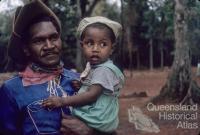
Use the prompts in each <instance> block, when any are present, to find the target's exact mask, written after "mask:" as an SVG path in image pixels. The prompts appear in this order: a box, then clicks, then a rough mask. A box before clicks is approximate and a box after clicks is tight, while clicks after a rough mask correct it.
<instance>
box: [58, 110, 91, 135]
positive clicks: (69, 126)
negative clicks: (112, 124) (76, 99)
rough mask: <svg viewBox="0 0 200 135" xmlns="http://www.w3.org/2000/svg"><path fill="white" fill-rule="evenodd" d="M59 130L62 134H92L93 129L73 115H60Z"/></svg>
mask: <svg viewBox="0 0 200 135" xmlns="http://www.w3.org/2000/svg"><path fill="white" fill-rule="evenodd" d="M62 116H63V118H62V121H61V128H60V131H61V133H62V134H63V135H93V129H92V128H90V127H88V126H87V125H86V124H85V123H84V122H82V121H81V120H79V119H78V118H76V117H74V116H67V115H65V114H63V115H62Z"/></svg>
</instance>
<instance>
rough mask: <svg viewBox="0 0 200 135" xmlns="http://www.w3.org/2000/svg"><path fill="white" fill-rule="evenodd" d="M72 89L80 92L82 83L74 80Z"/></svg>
mask: <svg viewBox="0 0 200 135" xmlns="http://www.w3.org/2000/svg"><path fill="white" fill-rule="evenodd" d="M72 87H73V88H74V90H75V91H76V92H78V90H79V89H80V87H81V82H80V81H77V80H73V81H72Z"/></svg>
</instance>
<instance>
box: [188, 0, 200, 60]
mask: <svg viewBox="0 0 200 135" xmlns="http://www.w3.org/2000/svg"><path fill="white" fill-rule="evenodd" d="M189 9H190V10H189V11H190V12H189V19H188V40H189V45H190V49H191V53H192V55H193V56H195V57H198V59H200V46H199V43H200V36H199V35H200V2H199V1H197V0H196V1H195V0H193V1H192V3H191V4H189Z"/></svg>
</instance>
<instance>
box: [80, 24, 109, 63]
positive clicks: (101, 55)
mask: <svg viewBox="0 0 200 135" xmlns="http://www.w3.org/2000/svg"><path fill="white" fill-rule="evenodd" d="M81 45H82V50H83V53H84V55H85V57H86V59H87V61H89V62H90V64H91V65H97V64H101V63H103V62H105V61H106V60H108V58H109V57H110V55H111V54H112V52H113V45H112V42H111V39H110V36H109V35H108V32H107V31H106V30H105V29H99V28H95V27H88V28H87V29H86V31H85V32H84V38H83V41H82V42H81Z"/></svg>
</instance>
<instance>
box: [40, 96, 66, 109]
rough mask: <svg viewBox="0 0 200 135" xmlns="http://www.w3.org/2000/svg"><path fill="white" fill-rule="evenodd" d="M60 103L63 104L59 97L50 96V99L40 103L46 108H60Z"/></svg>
mask: <svg viewBox="0 0 200 135" xmlns="http://www.w3.org/2000/svg"><path fill="white" fill-rule="evenodd" d="M62 103H63V100H62V98H61V97H57V96H52V97H49V98H48V99H45V100H44V101H43V102H42V106H43V107H46V108H57V107H61V106H62Z"/></svg>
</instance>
